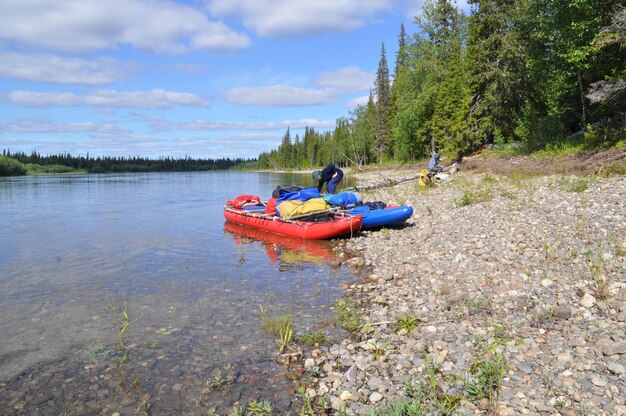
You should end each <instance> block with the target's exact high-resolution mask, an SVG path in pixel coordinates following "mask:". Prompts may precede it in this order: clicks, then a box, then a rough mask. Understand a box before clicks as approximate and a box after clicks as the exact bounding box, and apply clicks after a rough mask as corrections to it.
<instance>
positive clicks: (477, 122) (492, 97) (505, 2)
mask: <svg viewBox="0 0 626 416" xmlns="http://www.w3.org/2000/svg"><path fill="white" fill-rule="evenodd" d="M469 3H470V4H471V5H473V6H474V13H473V14H472V15H471V16H470V18H469V39H468V44H469V52H468V62H469V65H468V68H469V71H470V76H471V80H470V84H471V86H470V88H471V108H470V114H471V120H470V122H471V124H472V129H471V133H469V132H468V134H469V135H471V136H473V140H470V141H474V140H475V141H476V142H479V143H480V142H493V141H494V138H495V137H496V136H497V138H498V139H500V140H502V139H508V140H511V139H514V138H515V127H516V122H517V119H518V118H519V115H520V113H521V109H522V107H523V106H524V103H525V102H526V100H527V97H528V96H529V94H530V91H531V90H532V87H531V85H530V83H529V82H528V80H527V76H526V73H525V71H524V69H525V64H526V61H527V58H526V56H525V53H526V51H525V50H524V47H523V45H522V42H521V39H520V34H519V33H518V26H517V19H518V18H519V8H518V6H519V0H470V1H469ZM473 144H475V143H470V146H471V145H473Z"/></svg>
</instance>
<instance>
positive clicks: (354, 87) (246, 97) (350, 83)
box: [222, 66, 374, 107]
mask: <svg viewBox="0 0 626 416" xmlns="http://www.w3.org/2000/svg"><path fill="white" fill-rule="evenodd" d="M373 82H374V74H373V73H371V72H366V71H363V70H362V69H360V68H357V67H354V66H350V67H345V68H339V69H336V70H334V71H326V72H322V73H320V74H319V75H318V76H317V77H316V78H315V80H314V83H315V84H316V85H317V86H319V87H320V88H298V87H290V86H287V85H272V86H263V87H237V88H233V89H231V90H229V91H226V92H225V93H224V94H223V95H222V97H223V98H224V99H225V100H226V101H229V102H231V103H233V104H238V105H256V106H266V107H297V106H308V105H320V104H328V103H331V102H333V101H335V100H336V99H337V97H338V96H339V95H341V94H348V93H355V92H364V91H368V90H370V89H371V88H372V85H373Z"/></svg>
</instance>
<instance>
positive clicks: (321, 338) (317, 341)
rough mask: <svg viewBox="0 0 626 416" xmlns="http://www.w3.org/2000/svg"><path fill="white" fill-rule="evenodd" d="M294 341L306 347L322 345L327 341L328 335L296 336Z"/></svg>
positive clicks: (309, 334)
mask: <svg viewBox="0 0 626 416" xmlns="http://www.w3.org/2000/svg"><path fill="white" fill-rule="evenodd" d="M293 340H294V341H295V342H298V343H302V344H306V345H311V346H314V345H321V344H323V343H324V342H325V341H326V335H324V333H323V332H308V333H306V334H302V335H296V336H294V338H293Z"/></svg>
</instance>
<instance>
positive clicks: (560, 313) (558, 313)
mask: <svg viewBox="0 0 626 416" xmlns="http://www.w3.org/2000/svg"><path fill="white" fill-rule="evenodd" d="M554 316H555V317H556V318H557V319H563V320H565V319H570V318H571V317H572V308H570V307H569V306H563V307H559V308H556V309H555V310H554Z"/></svg>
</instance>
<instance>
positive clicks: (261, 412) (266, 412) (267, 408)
mask: <svg viewBox="0 0 626 416" xmlns="http://www.w3.org/2000/svg"><path fill="white" fill-rule="evenodd" d="M272 411H273V410H272V404H271V403H270V401H269V400H267V399H263V400H261V401H260V402H257V401H256V400H253V401H251V402H250V403H248V416H271V415H272Z"/></svg>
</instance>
